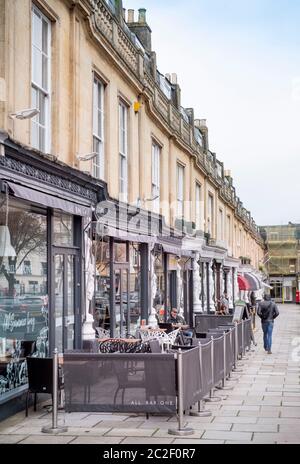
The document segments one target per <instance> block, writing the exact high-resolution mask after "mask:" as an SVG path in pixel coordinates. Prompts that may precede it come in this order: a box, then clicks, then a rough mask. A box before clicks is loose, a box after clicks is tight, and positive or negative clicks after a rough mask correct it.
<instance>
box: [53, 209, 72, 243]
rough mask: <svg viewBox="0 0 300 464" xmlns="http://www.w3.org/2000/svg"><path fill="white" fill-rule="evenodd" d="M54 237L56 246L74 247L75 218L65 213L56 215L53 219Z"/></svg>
mask: <svg viewBox="0 0 300 464" xmlns="http://www.w3.org/2000/svg"><path fill="white" fill-rule="evenodd" d="M53 236H54V243H55V245H60V246H73V244H74V227H73V217H72V216H69V215H68V214H63V213H57V214H55V215H54V218H53Z"/></svg>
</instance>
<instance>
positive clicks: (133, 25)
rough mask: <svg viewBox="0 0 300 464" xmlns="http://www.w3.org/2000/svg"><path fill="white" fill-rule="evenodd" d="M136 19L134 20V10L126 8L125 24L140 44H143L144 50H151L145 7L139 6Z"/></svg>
mask: <svg viewBox="0 0 300 464" xmlns="http://www.w3.org/2000/svg"><path fill="white" fill-rule="evenodd" d="M138 11H139V16H138V21H137V22H136V21H134V10H128V22H127V26H128V27H129V29H130V30H131V32H133V33H134V34H135V35H136V36H137V38H138V39H139V41H140V42H141V44H142V45H143V47H144V49H145V50H146V52H148V53H150V52H151V51H152V45H151V32H152V31H151V29H150V27H149V26H148V24H147V22H146V9H145V8H139V10H138Z"/></svg>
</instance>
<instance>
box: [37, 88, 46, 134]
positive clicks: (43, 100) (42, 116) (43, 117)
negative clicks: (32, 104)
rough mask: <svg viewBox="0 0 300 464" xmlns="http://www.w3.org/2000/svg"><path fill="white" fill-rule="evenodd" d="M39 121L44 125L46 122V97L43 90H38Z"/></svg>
mask: <svg viewBox="0 0 300 464" xmlns="http://www.w3.org/2000/svg"><path fill="white" fill-rule="evenodd" d="M38 109H39V110H40V112H39V115H38V117H39V123H40V124H42V125H43V126H45V124H46V98H45V95H44V94H43V92H41V91H39V106H38Z"/></svg>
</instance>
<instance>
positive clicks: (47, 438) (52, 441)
mask: <svg viewBox="0 0 300 464" xmlns="http://www.w3.org/2000/svg"><path fill="white" fill-rule="evenodd" d="M74 438H76V437H71V436H65V437H62V436H58V435H46V434H45V433H43V435H30V436H29V437H27V438H24V440H21V441H20V442H19V443H20V444H22V445H41V444H47V445H63V444H67V443H70V441H72V440H74Z"/></svg>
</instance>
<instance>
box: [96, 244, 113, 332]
mask: <svg viewBox="0 0 300 464" xmlns="http://www.w3.org/2000/svg"><path fill="white" fill-rule="evenodd" d="M93 255H94V257H95V263H96V264H95V266H96V269H95V298H94V328H96V327H102V328H103V329H105V330H109V329H110V303H109V293H110V274H109V272H110V271H109V239H108V238H107V237H100V236H96V239H95V240H94V242H93Z"/></svg>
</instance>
